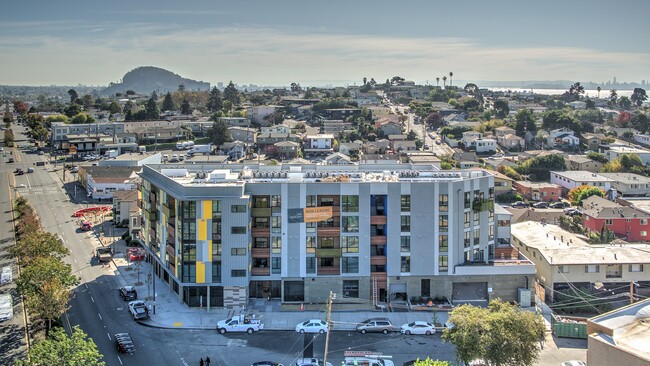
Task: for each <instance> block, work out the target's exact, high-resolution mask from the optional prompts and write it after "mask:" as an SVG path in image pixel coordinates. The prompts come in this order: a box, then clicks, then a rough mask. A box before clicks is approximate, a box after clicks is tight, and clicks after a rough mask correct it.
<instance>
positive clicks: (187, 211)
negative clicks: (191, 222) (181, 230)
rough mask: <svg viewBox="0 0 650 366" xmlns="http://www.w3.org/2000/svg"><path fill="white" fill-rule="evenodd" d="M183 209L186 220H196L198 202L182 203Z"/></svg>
mask: <svg viewBox="0 0 650 366" xmlns="http://www.w3.org/2000/svg"><path fill="white" fill-rule="evenodd" d="M181 209H182V212H183V218H184V219H195V218H196V201H182V202H181Z"/></svg>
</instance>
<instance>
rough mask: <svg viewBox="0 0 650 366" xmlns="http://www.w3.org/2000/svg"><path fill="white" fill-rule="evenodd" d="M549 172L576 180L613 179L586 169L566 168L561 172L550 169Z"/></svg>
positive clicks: (605, 180) (599, 180) (603, 180)
mask: <svg viewBox="0 0 650 366" xmlns="http://www.w3.org/2000/svg"><path fill="white" fill-rule="evenodd" d="M551 174H557V175H559V176H561V177H564V178H566V179H569V180H573V181H576V182H613V181H614V180H613V179H610V178H607V177H604V176H602V175H600V174H597V173H592V172H588V171H586V170H567V171H563V172H557V171H551Z"/></svg>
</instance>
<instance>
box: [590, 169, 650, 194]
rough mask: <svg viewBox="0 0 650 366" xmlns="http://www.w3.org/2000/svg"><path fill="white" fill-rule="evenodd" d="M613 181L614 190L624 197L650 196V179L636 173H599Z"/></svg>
mask: <svg viewBox="0 0 650 366" xmlns="http://www.w3.org/2000/svg"><path fill="white" fill-rule="evenodd" d="M599 175H601V176H603V177H606V178H609V179H611V180H612V189H615V190H616V192H617V193H618V195H620V196H623V197H648V196H650V178H648V177H644V176H642V175H639V174H634V173H599Z"/></svg>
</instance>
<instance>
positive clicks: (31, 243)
mask: <svg viewBox="0 0 650 366" xmlns="http://www.w3.org/2000/svg"><path fill="white" fill-rule="evenodd" d="M9 252H10V253H11V254H12V255H14V256H16V257H18V259H19V261H20V265H21V266H26V265H29V263H31V262H32V261H33V260H35V259H36V258H41V257H54V258H59V259H61V258H63V257H65V256H66V255H68V254H70V251H69V250H68V248H66V247H65V245H63V242H62V241H61V239H59V237H58V236H57V235H55V234H52V233H50V232H47V231H42V230H38V231H32V232H28V233H26V235H22V236H21V237H20V239H19V240H18V241H16V244H15V245H13V246H12V247H11V248H10V249H9Z"/></svg>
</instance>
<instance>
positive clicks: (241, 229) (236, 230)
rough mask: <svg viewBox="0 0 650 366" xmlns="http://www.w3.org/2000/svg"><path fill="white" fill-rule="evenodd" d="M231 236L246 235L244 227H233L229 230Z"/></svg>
mask: <svg viewBox="0 0 650 366" xmlns="http://www.w3.org/2000/svg"><path fill="white" fill-rule="evenodd" d="M230 233H231V234H246V226H233V227H231V228H230Z"/></svg>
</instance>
